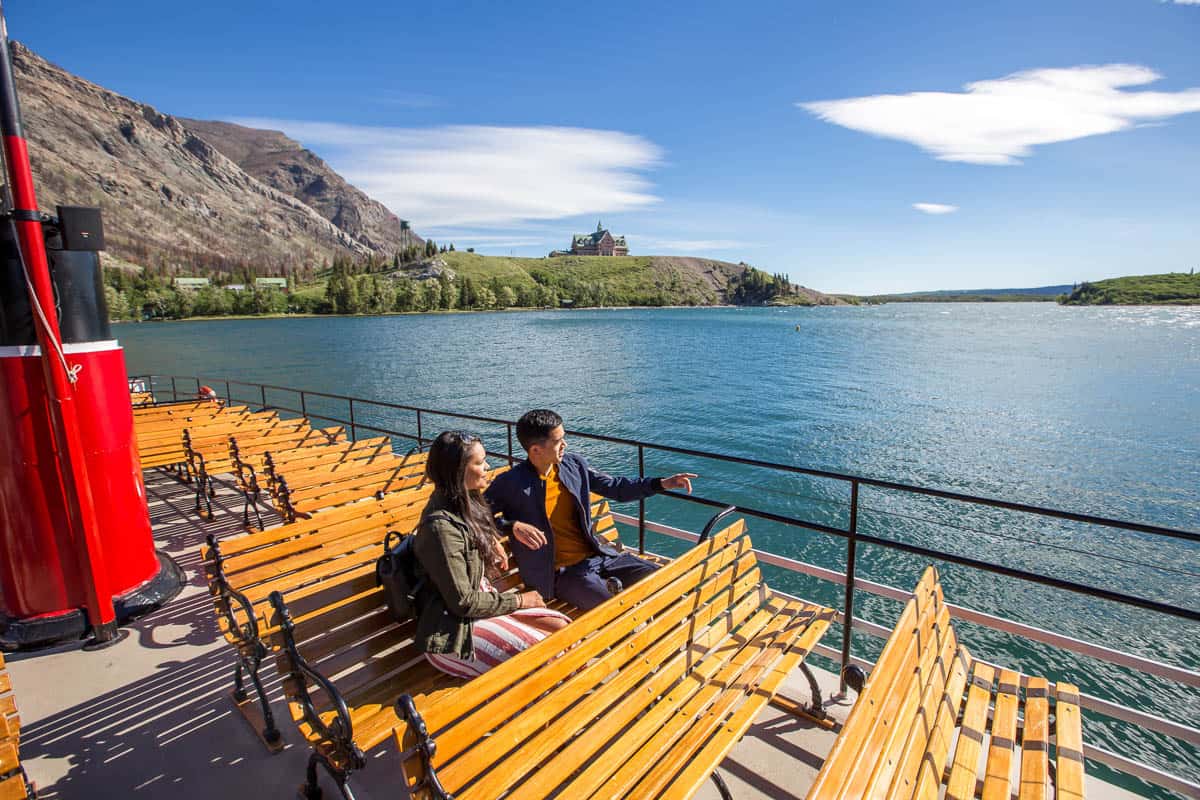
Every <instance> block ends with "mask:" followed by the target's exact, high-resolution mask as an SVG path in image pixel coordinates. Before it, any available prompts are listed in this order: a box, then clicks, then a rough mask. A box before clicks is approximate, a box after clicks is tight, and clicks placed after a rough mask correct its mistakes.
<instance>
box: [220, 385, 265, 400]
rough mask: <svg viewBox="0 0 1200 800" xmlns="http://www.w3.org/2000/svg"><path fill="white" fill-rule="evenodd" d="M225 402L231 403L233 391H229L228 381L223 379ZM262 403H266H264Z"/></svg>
mask: <svg viewBox="0 0 1200 800" xmlns="http://www.w3.org/2000/svg"><path fill="white" fill-rule="evenodd" d="M225 404H226V405H233V393H232V392H230V391H229V381H225ZM264 405H266V404H265V403H264Z"/></svg>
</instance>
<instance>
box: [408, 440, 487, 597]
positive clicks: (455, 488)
mask: <svg viewBox="0 0 1200 800" xmlns="http://www.w3.org/2000/svg"><path fill="white" fill-rule="evenodd" d="M477 444H480V445H482V443H481V442H480V441H479V437H478V436H476V435H475V434H473V433H467V432H466V431H443V432H442V433H439V434H438V437H437V438H436V439H434V440H433V444H431V445H430V446H429V458H428V459H427V460H426V462H425V477H427V478H428V479H429V480H430V482H431V483H433V489H434V493H435V494H436V495H438V496H439V497H440V498H441V500H442V503H443V504H444V505H445V506H446V509H447V510H448V511H450V512H452V513H454V514H457V515H458V516H460V517H462V518H463V520H464V521H466V523H467V529H468V530H470V532H471V541H472V542H473V543H474V545H475V547H476V549H478V550H479V552H480V553H482V554H483V561H484V563H485V564H486V565H487V573H488V577H492V578H494V577H496V575H497V573H498V570H497V564H496V562H495V558H494V556H493V552H492V542H493V541H494V540H495V538H496V536H497V531H496V520H495V518H494V517H493V516H492V510H491V507H490V506H489V505H488V503H487V501H486V500H484V499H483V497H482V496H481V495H480V493H479V492H472V491H468V490H467V487H466V483H465V481H464V478H465V475H466V472H467V461H468V457H469V456H470V454H471V449H472V448H473V447H474V446H475V445H477Z"/></svg>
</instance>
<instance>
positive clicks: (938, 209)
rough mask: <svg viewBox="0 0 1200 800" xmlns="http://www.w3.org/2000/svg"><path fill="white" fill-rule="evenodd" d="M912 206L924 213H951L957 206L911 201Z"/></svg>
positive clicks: (956, 209)
mask: <svg viewBox="0 0 1200 800" xmlns="http://www.w3.org/2000/svg"><path fill="white" fill-rule="evenodd" d="M912 207H913V208H915V209H916V210H917V211H922V212H924V213H926V214H953V213H954V212H955V211H958V206H948V205H946V204H945V203H913V204H912Z"/></svg>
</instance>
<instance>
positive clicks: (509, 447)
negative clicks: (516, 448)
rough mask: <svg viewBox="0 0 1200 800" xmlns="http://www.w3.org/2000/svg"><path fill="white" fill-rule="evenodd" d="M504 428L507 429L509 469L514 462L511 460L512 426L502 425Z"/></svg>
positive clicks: (509, 424) (508, 424)
mask: <svg viewBox="0 0 1200 800" xmlns="http://www.w3.org/2000/svg"><path fill="white" fill-rule="evenodd" d="M504 427H505V428H507V429H508V465H509V466H510V467H511V466H512V465H513V462H514V461H515V460H516V459H514V458H513V448H512V433H513V426H512V423H511V422H506V423H504Z"/></svg>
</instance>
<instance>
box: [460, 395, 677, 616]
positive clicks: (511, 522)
mask: <svg viewBox="0 0 1200 800" xmlns="http://www.w3.org/2000/svg"><path fill="white" fill-rule="evenodd" d="M517 439H518V440H519V441H520V442H521V446H522V447H524V448H525V452H526V454H527V456H528V457H527V458H526V459H525V461H522V462H521V463H520V464H518V465H516V466H515V467H513V468H512V469H510V470H508V471H507V472H505V473H503V474H501V475H499V476H498V477H497V478H496V479H495V480H494V481H493V482H492V485H491V486H489V487H488V488H487V490H486V491H485V492H484V496H485V497H486V498H487V500H488V502H489V503H491V505H492V509H493V510H494V511H495V512H496V513H497V514H499V515H500V525H501V528H502V529H503V530H506V531H508V532H509V534H510V536H511V540H512V549H513V555H514V557H515V558H516V562H517V568H518V569H519V570H520V572H521V579H522V580H523V581H524V582H525V584H526V585H527V586H530V587H532V588H534V589H536V590H537V591H538V592H540V593H541V595H542V596H543V597H545V598H546V599H549V598H552V597H557V598H559V599H561V600H565V601H566V602H568V603H570V604H571V605H573V606H575V607H577V608H580V609H583V610H587V609H589V608H594V607H596V606H598V605H600V603H602V602H604V601H605V600H607V599H608V598H609V597H611V596H612V595H613V591H614V590H618V589H619V588H621V587H625V586H630V585H632V584H634V583H636V582H637V581H639V580H641V579H642V578H644V577H646V576H647V575H649V574H650V573H651V572H653V571H654V570H655V569H657V568H658V567H657V566H656V565H654V564H651V563H650V562H649V561H646V560H644V559H641V558H638V557H637V556H635V555H633V554H631V553H623V552H619V551H617V550H616V549H615V548H614V547H613V546H612V545H610V544H609V543H608V542H606V541H604V540H603V539H601V538H599V537H598V536H596V535H595V531H594V523H593V521H592V514H591V502H590V498H591V493H592V492H595V493H596V494H599V495H602V496H604V497H607V498H609V499H611V500H617V501H628V500H641V499H642V498H645V497H649V496H651V495H653V494H656V493H658V492H660V491H662V490H664V489H686V490H687V492H688V493H689V494H691V491H692V481H691V479H692V478H695V477H697V476H696V475H693V474H692V473H690V472H683V473H679V474H678V475H672V476H670V477H669V478H645V479H639V478H614V477H612V476H610V475H605V474H604V473H601V472H596V471H595V470H593V469H592V468H591V467H590V466H589V465H588V462H587V460H586V459H585V458H583V456H579V455H576V454H575V453H568V452H567V440H566V436H565V433H564V431H563V422H562V417H560V416H559V415H558V414H556V413H554V412H553V411H549V410H546V409H537V410H534V411H530V412H528V413H526V414H525V415H524V416H522V417H521V419H519V420H518V421H517Z"/></svg>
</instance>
